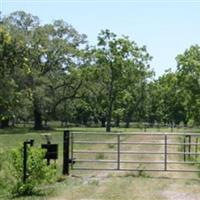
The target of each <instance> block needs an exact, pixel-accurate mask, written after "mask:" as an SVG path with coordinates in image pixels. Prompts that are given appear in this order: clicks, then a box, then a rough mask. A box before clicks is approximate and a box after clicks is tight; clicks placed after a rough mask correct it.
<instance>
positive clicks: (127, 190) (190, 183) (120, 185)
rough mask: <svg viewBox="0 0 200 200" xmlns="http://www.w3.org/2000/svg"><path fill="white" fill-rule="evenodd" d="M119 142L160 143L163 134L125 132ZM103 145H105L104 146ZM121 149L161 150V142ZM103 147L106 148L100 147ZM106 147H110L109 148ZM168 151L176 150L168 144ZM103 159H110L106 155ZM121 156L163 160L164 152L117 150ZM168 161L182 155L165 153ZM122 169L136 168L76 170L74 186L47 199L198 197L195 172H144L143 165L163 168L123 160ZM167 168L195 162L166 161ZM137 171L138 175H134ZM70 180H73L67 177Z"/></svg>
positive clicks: (173, 199)
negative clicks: (126, 135) (134, 170)
mask: <svg viewBox="0 0 200 200" xmlns="http://www.w3.org/2000/svg"><path fill="white" fill-rule="evenodd" d="M121 139H122V141H123V142H153V143H164V140H163V136H152V135H151V136H147V135H138V136H129V137H124V138H123V137H122V138H121ZM172 142H174V143H175V142H177V143H178V142H180V141H179V138H177V137H172V138H171V137H169V138H168V143H172ZM104 148H105V147H104ZM120 148H121V151H135V152H139V151H140V152H141V151H143V152H164V145H142V144H141V145H138V144H137V145H132V144H128V145H125V144H124V145H123V144H121V146H120ZM103 150H106V149H103ZM109 150H110V149H109ZM167 150H168V152H180V148H178V147H177V146H175V145H169V146H168V149H167ZM106 159H114V158H113V157H112V156H111V157H106ZM120 159H121V160H132V161H140V162H143V161H151V162H154V161H156V162H159V161H164V155H161V154H152V155H145V154H143V155H139V154H137V155H130V154H121V157H120ZM167 159H168V161H169V162H171V161H183V156H180V155H169V156H168V157H167ZM120 167H121V168H123V169H127V168H128V169H137V168H138V169H140V172H139V173H138V172H120V173H118V172H117V173H116V172H108V171H92V172H87V173H85V172H84V175H83V174H82V175H81V173H82V172H79V175H80V177H81V179H79V181H78V182H79V183H78V184H77V183H76V184H77V185H75V186H69V187H68V189H66V190H64V191H63V190H62V191H61V192H59V194H58V195H57V196H56V197H55V198H51V200H107V199H108V200H109V199H111V200H117V199H119V200H126V199H127V200H132V199H134V200H143V199H145V200H199V199H200V197H199V193H200V181H199V180H198V175H197V174H196V173H186V172H165V171H162V172H144V170H145V169H154V170H155V169H157V170H163V169H164V164H163V163H161V164H160V163H159V164H133V163H123V164H121V166H120ZM167 168H168V169H169V170H172V169H173V170H174V169H182V170H187V169H190V170H194V169H197V168H196V167H195V166H192V165H188V164H169V165H168V166H167ZM138 175H139V176H138ZM70 180H71V181H72V182H73V181H75V182H76V181H77V180H75V179H70Z"/></svg>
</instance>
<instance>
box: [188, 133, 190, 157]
mask: <svg viewBox="0 0 200 200" xmlns="http://www.w3.org/2000/svg"><path fill="white" fill-rule="evenodd" d="M188 151H189V158H190V156H191V155H190V152H191V135H189V146H188Z"/></svg>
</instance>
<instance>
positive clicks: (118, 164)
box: [117, 133, 120, 170]
mask: <svg viewBox="0 0 200 200" xmlns="http://www.w3.org/2000/svg"><path fill="white" fill-rule="evenodd" d="M117 170H120V133H119V134H117Z"/></svg>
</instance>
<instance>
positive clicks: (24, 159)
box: [23, 140, 34, 183]
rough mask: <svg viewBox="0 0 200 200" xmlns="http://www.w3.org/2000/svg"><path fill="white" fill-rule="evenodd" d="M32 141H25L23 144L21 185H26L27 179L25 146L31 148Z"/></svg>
mask: <svg viewBox="0 0 200 200" xmlns="http://www.w3.org/2000/svg"><path fill="white" fill-rule="evenodd" d="M33 143H34V140H29V141H25V142H24V144H23V183H26V179H27V159H28V151H27V150H28V149H27V145H28V144H30V146H33Z"/></svg>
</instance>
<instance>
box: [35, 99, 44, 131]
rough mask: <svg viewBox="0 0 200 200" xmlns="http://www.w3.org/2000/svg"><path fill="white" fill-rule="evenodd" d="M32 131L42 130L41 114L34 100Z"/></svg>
mask: <svg viewBox="0 0 200 200" xmlns="http://www.w3.org/2000/svg"><path fill="white" fill-rule="evenodd" d="M33 106H34V129H35V130H42V129H43V126H42V113H41V111H40V108H39V105H38V102H37V100H34V105H33Z"/></svg>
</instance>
